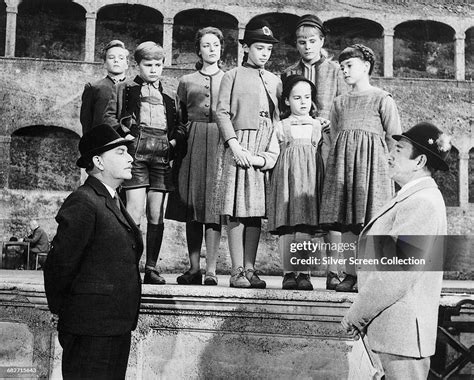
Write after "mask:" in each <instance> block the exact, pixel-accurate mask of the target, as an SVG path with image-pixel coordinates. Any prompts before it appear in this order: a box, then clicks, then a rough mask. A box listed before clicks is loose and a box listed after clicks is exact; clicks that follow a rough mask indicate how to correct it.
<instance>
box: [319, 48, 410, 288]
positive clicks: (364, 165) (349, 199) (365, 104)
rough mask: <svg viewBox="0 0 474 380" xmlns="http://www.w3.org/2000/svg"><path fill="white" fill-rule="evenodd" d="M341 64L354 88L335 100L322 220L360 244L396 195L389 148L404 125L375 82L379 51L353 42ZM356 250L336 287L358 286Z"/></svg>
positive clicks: (345, 239)
mask: <svg viewBox="0 0 474 380" xmlns="http://www.w3.org/2000/svg"><path fill="white" fill-rule="evenodd" d="M339 64H340V65H341V70H342V72H343V74H344V80H345V81H346V83H347V84H348V85H350V86H351V91H350V92H349V93H347V94H344V95H341V96H338V97H337V98H336V99H334V103H333V107H332V110H331V115H330V120H331V140H332V144H331V150H330V153H329V158H328V164H327V169H326V176H325V180H324V186H323V197H322V208H321V220H320V222H321V224H322V225H325V226H326V227H327V228H329V229H330V230H332V231H340V232H341V233H342V242H344V243H348V244H349V245H350V246H355V243H357V238H358V235H359V234H360V231H361V230H362V228H363V227H364V225H365V224H366V223H367V222H369V221H370V219H372V217H373V216H374V214H375V212H377V210H378V209H380V208H381V207H382V206H383V205H384V204H385V203H386V202H387V201H389V200H390V198H391V197H392V194H393V184H392V181H391V179H390V177H389V173H388V152H389V150H390V148H391V146H392V144H393V143H394V140H393V139H392V135H393V134H400V133H401V131H402V130H401V126H400V118H399V115H398V110H397V106H396V105H395V101H394V100H393V98H392V96H391V95H390V94H389V93H388V92H386V91H384V90H382V89H380V88H377V87H374V86H372V85H371V84H370V75H371V74H372V71H373V69H374V65H375V55H374V52H373V51H372V50H371V49H370V48H368V47H366V46H364V45H360V44H356V45H352V46H350V47H348V48H346V49H344V50H343V51H342V52H341V54H340V55H339ZM331 236H336V235H335V234H334V235H331ZM332 243H340V242H336V241H334V242H332ZM351 243H352V244H351ZM355 254H356V252H355V251H350V250H349V251H347V252H346V265H345V273H346V276H345V278H344V280H343V281H342V282H341V283H340V284H338V285H336V287H335V290H336V291H342V292H356V291H357V276H356V272H355V265H354V264H353V261H352V264H351V260H350V258H351V257H354V256H355Z"/></svg>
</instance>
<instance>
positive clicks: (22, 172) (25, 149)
mask: <svg viewBox="0 0 474 380" xmlns="http://www.w3.org/2000/svg"><path fill="white" fill-rule="evenodd" d="M78 141H79V136H78V135H77V134H76V133H74V132H72V131H70V130H68V129H65V128H61V127H54V126H44V125H35V126H29V127H25V128H21V129H19V130H17V131H15V132H14V133H13V134H12V139H11V143H10V173H9V178H8V183H9V187H10V188H11V189H23V190H64V191H71V190H74V189H76V188H77V187H78V186H79V184H80V177H81V173H80V170H79V168H78V167H77V166H76V159H77V157H78V152H77V144H78Z"/></svg>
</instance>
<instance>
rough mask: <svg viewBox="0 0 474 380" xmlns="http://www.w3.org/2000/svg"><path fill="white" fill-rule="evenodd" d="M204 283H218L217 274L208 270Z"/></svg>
mask: <svg viewBox="0 0 474 380" xmlns="http://www.w3.org/2000/svg"><path fill="white" fill-rule="evenodd" d="M204 285H217V276H216V275H215V274H214V273H209V272H206V275H205V276H204Z"/></svg>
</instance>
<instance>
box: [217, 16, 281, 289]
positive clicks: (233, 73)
mask: <svg viewBox="0 0 474 380" xmlns="http://www.w3.org/2000/svg"><path fill="white" fill-rule="evenodd" d="M277 42H278V40H277V39H275V38H274V37H273V33H272V31H271V29H270V27H269V25H268V24H267V23H265V22H262V21H250V22H249V23H248V24H247V26H246V28H245V34H244V38H243V39H242V40H240V43H242V46H243V49H244V52H245V56H244V61H245V62H244V64H243V65H242V66H240V67H237V68H235V69H233V70H230V71H228V72H226V73H225V75H224V78H223V79H222V82H221V88H220V91H219V102H218V105H217V125H218V127H219V130H220V132H221V137H222V144H221V146H220V151H221V154H220V156H219V160H218V173H217V176H216V198H215V212H216V213H217V214H219V215H224V216H225V217H226V218H227V235H228V242H229V251H230V257H231V261H232V271H231V277H230V286H231V287H239V288H250V287H252V288H265V287H266V283H265V281H263V280H262V279H260V277H259V276H258V274H257V273H256V272H255V268H254V267H255V259H256V255H257V248H258V242H259V238H260V231H261V219H262V218H263V217H265V216H266V207H265V203H266V192H267V186H268V182H267V174H266V171H267V170H268V169H271V168H272V167H273V166H274V164H275V162H276V159H277V157H278V144H271V137H272V134H273V124H274V122H275V121H277V120H278V116H277V115H278V98H279V95H280V92H281V81H280V79H279V78H278V77H277V76H275V75H274V74H272V73H270V72H268V71H266V70H265V69H264V65H265V63H266V62H267V61H268V59H269V58H270V55H271V51H272V48H273V44H275V43H277Z"/></svg>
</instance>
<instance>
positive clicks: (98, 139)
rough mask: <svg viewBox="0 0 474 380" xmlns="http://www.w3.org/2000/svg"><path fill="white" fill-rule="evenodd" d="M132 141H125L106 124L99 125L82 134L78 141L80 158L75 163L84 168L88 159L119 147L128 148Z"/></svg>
mask: <svg viewBox="0 0 474 380" xmlns="http://www.w3.org/2000/svg"><path fill="white" fill-rule="evenodd" d="M132 143H133V140H127V139H124V138H123V137H120V135H119V134H118V133H117V131H116V130H115V129H113V128H112V127H111V126H109V125H107V124H101V125H98V126H96V127H94V128H92V129H91V130H90V131H88V132H86V133H84V135H83V136H82V137H81V139H80V140H79V153H81V157H79V159H78V160H77V162H76V165H77V166H79V167H80V168H86V167H87V166H88V164H89V162H90V159H91V158H92V157H94V156H97V155H99V154H102V153H104V152H107V151H108V150H111V149H114V148H116V147H118V146H120V145H125V146H128V145H130V144H132Z"/></svg>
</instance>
